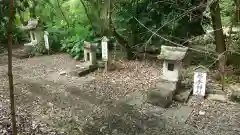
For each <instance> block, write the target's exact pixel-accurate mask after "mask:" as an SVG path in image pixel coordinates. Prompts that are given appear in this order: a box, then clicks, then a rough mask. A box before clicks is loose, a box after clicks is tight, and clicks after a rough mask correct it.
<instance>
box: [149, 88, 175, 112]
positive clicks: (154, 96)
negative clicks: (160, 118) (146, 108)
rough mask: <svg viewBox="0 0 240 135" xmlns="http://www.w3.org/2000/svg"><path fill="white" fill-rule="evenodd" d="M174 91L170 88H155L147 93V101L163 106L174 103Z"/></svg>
mask: <svg viewBox="0 0 240 135" xmlns="http://www.w3.org/2000/svg"><path fill="white" fill-rule="evenodd" d="M172 98H173V91H172V90H168V89H158V88H157V89H153V90H150V91H149V92H148V93H147V102H148V103H150V104H153V105H157V106H160V107H163V108H166V107H168V106H169V105H170V104H171V103H172Z"/></svg>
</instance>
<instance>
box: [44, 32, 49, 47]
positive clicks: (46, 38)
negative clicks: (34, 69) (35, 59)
mask: <svg viewBox="0 0 240 135" xmlns="http://www.w3.org/2000/svg"><path fill="white" fill-rule="evenodd" d="M44 41H45V47H46V49H47V50H49V42H48V32H47V31H44Z"/></svg>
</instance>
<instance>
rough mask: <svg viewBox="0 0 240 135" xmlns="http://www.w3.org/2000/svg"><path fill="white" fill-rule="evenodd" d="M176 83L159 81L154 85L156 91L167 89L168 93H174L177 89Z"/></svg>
mask: <svg viewBox="0 0 240 135" xmlns="http://www.w3.org/2000/svg"><path fill="white" fill-rule="evenodd" d="M177 86H178V82H170V81H166V80H161V81H159V82H158V83H157V84H156V88H158V89H168V90H170V91H175V90H176V89H177Z"/></svg>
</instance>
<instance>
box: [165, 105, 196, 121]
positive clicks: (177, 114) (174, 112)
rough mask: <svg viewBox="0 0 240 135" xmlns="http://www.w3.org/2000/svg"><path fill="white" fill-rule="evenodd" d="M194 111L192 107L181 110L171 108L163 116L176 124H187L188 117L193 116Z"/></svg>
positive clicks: (184, 107)
mask: <svg viewBox="0 0 240 135" xmlns="http://www.w3.org/2000/svg"><path fill="white" fill-rule="evenodd" d="M192 111H193V108H192V107H189V106H182V107H180V108H171V109H168V110H167V111H166V112H165V113H164V114H163V116H164V117H166V118H167V119H169V120H172V122H174V123H178V124H185V122H186V121H187V119H188V117H189V116H190V115H191V113H192Z"/></svg>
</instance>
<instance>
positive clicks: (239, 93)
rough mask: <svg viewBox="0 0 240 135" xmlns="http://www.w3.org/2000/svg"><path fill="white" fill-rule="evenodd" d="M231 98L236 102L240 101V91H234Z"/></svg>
mask: <svg viewBox="0 0 240 135" xmlns="http://www.w3.org/2000/svg"><path fill="white" fill-rule="evenodd" d="M231 100H232V101H234V102H240V91H238V90H235V91H233V92H232V95H231Z"/></svg>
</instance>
